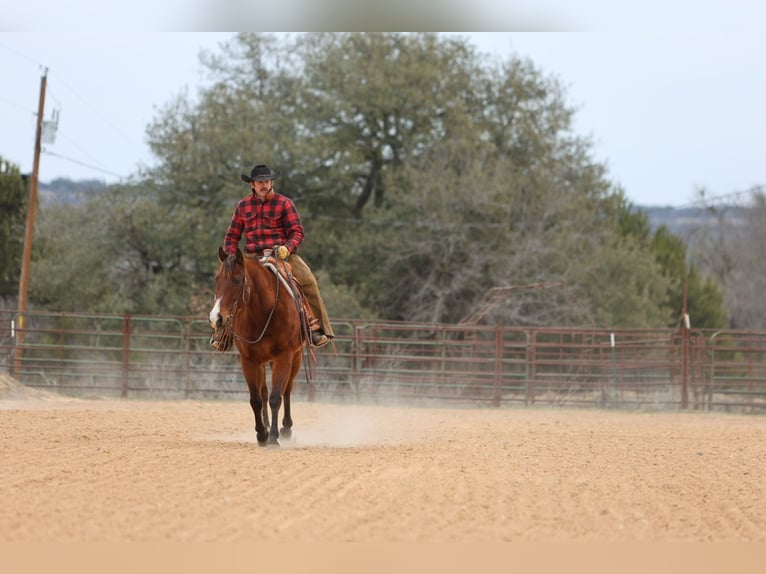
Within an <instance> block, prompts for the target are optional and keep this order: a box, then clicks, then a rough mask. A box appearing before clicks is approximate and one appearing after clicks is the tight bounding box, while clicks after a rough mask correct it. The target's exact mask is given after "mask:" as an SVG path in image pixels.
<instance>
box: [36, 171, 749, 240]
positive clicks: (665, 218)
mask: <svg viewBox="0 0 766 574" xmlns="http://www.w3.org/2000/svg"><path fill="white" fill-rule="evenodd" d="M106 188H107V185H106V184H105V183H104V182H103V181H100V180H98V179H85V180H77V181H74V180H71V179H67V178H57V179H54V180H52V181H51V182H49V183H44V182H40V186H39V190H38V192H39V196H40V201H41V202H45V203H52V202H61V203H68V204H74V205H76V204H78V203H81V202H82V201H83V198H84V197H85V195H86V194H88V193H92V192H99V191H103V190H105V189H106ZM635 208H636V209H639V210H641V211H643V212H644V213H645V214H646V216H647V217H648V218H649V225H650V226H651V228H652V229H653V230H654V229H657V228H658V227H660V226H661V225H664V226H665V227H667V228H668V229H669V230H670V231H671V232H672V233H674V234H676V235H678V236H680V237H684V238H685V237H688V235H689V232H690V231H692V230H693V229H695V228H699V227H701V226H704V225H706V224H710V223H713V222H714V221H715V216H714V215H713V214H712V213H710V211H709V210H708V209H707V208H704V207H680V208H677V207H658V206H647V205H636V206H635ZM717 209H719V210H725V211H726V217H727V218H729V220H733V221H738V220H742V219H744V217H745V212H746V209H745V208H743V207H735V206H730V207H726V206H723V207H722V206H718V207H717Z"/></svg>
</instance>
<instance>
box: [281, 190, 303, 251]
mask: <svg viewBox="0 0 766 574" xmlns="http://www.w3.org/2000/svg"><path fill="white" fill-rule="evenodd" d="M283 207H284V214H283V217H282V221H283V222H284V223H283V225H284V234H285V237H287V240H286V242H285V246H286V247H287V248H288V249H289V250H290V253H295V252H296V251H298V248H299V247H300V246H301V244H302V243H303V224H302V223H301V216H300V215H299V214H298V210H297V209H296V207H295V204H294V203H293V202H292V201H291V200H290V199H287V198H285V203H284V206H283Z"/></svg>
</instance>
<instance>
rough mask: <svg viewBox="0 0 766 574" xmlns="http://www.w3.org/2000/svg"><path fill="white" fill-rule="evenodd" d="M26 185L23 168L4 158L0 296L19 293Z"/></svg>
mask: <svg viewBox="0 0 766 574" xmlns="http://www.w3.org/2000/svg"><path fill="white" fill-rule="evenodd" d="M26 187H27V186H26V178H25V177H23V176H22V175H21V172H20V170H19V167H18V166H17V165H15V164H12V163H10V162H9V161H7V160H5V159H3V158H2V157H0V299H2V298H14V297H16V296H17V295H18V292H19V274H20V273H21V257H22V252H23V249H24V226H25V219H26V213H27V210H26V207H27V193H26Z"/></svg>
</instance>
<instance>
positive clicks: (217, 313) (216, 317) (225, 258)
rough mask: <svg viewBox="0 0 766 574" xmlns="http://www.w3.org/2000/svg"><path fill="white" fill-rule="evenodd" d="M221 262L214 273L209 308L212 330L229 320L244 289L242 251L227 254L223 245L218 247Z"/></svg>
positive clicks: (244, 277)
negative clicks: (213, 296)
mask: <svg viewBox="0 0 766 574" xmlns="http://www.w3.org/2000/svg"><path fill="white" fill-rule="evenodd" d="M218 259H219V260H220V262H221V264H220V265H219V266H218V271H216V274H215V301H214V303H213V308H212V309H211V310H210V315H209V319H210V326H211V327H212V328H213V330H216V331H217V330H218V329H221V328H222V327H224V326H225V325H226V324H227V323H228V321H230V320H231V318H232V316H233V315H234V312H235V311H236V308H237V303H238V302H239V301H240V299H241V297H242V294H243V292H244V289H245V282H246V276H245V262H244V258H243V256H242V251H240V250H239V249H237V252H236V253H235V254H234V255H227V254H226V252H225V251H224V250H223V247H219V248H218Z"/></svg>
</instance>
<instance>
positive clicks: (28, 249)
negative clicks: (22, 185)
mask: <svg viewBox="0 0 766 574" xmlns="http://www.w3.org/2000/svg"><path fill="white" fill-rule="evenodd" d="M47 82H48V68H45V70H44V71H43V77H42V78H41V80H40V102H39V105H38V107H37V132H36V134H35V159H34V163H33V166H32V179H31V180H30V182H29V200H28V205H27V223H26V226H25V227H24V251H23V252H22V255H21V275H20V277H19V315H18V321H17V324H16V360H15V364H14V374H17V373H19V371H20V370H21V359H22V355H23V349H22V344H23V342H24V327H25V325H24V322H25V321H24V313H26V311H27V290H28V289H29V266H30V262H31V259H32V237H33V236H34V231H35V215H36V212H37V183H38V179H39V178H38V174H39V172H40V151H41V148H42V133H43V115H44V113H45V86H46V84H47Z"/></svg>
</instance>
